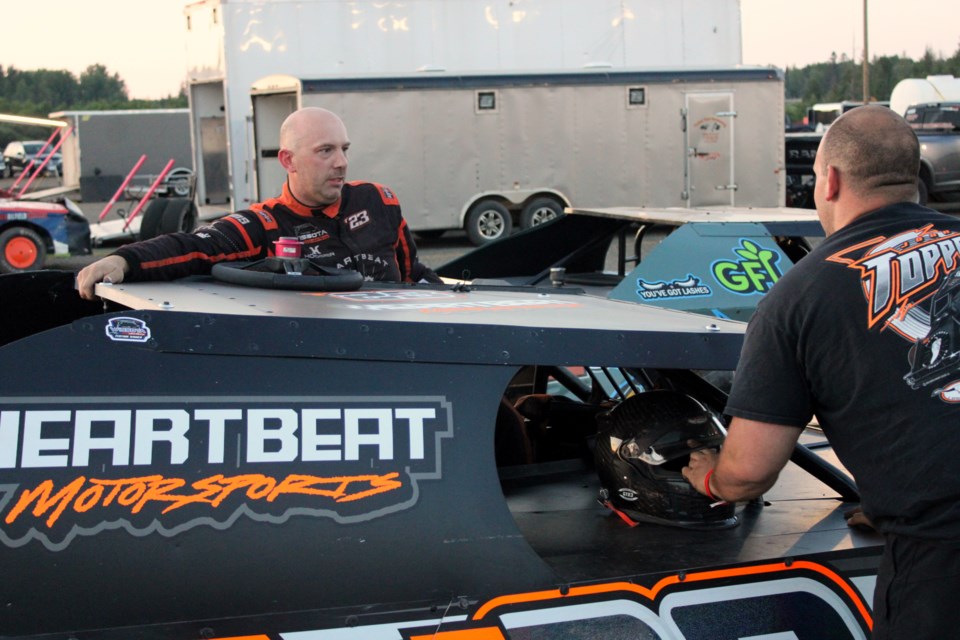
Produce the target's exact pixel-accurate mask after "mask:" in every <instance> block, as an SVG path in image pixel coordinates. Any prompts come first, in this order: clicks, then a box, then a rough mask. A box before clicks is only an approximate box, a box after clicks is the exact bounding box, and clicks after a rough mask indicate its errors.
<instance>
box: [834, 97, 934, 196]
mask: <svg viewBox="0 0 960 640" xmlns="http://www.w3.org/2000/svg"><path fill="white" fill-rule="evenodd" d="M817 155H818V157H817V162H819V163H822V164H821V168H823V167H826V166H828V165H829V166H833V167H836V168H837V169H839V170H840V173H841V174H842V175H843V176H844V177H845V178H846V182H845V186H846V188H849V189H851V190H852V191H854V192H855V193H856V194H858V195H860V196H864V197H867V196H869V197H877V196H882V197H883V198H884V199H885V200H887V201H889V202H891V203H893V202H902V201H910V200H914V199H915V198H916V194H917V174H918V173H919V172H920V143H919V142H918V141H917V135H916V134H915V133H914V132H913V129H911V128H910V125H909V124H907V122H906V121H905V120H904V119H903V118H902V117H900V116H899V115H897V114H896V113H895V112H893V111H891V110H890V109H889V108H887V107H885V106H881V105H864V106H862V107H857V108H855V109H851V110H850V111H848V112H846V113H845V114H843V115H842V116H840V117H839V118H837V119H836V120H835V121H834V122H833V124H831V125H830V128H829V129H828V130H827V133H826V134H825V135H824V137H823V141H822V142H821V144H820V150H819V151H818V154H817Z"/></svg>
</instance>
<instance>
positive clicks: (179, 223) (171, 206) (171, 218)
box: [160, 198, 197, 234]
mask: <svg viewBox="0 0 960 640" xmlns="http://www.w3.org/2000/svg"><path fill="white" fill-rule="evenodd" d="M196 226H197V205H195V204H194V203H193V200H188V199H186V198H170V199H168V200H167V206H166V207H165V208H164V210H163V217H162V218H161V219H160V233H161V234H164V233H177V232H178V231H182V232H184V233H190V232H191V231H193V228H194V227H196Z"/></svg>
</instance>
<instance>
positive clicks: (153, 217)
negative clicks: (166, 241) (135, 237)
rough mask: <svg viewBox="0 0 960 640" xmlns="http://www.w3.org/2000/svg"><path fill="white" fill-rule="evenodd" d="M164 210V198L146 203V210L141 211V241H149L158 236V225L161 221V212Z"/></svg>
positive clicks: (165, 201) (165, 205)
mask: <svg viewBox="0 0 960 640" xmlns="http://www.w3.org/2000/svg"><path fill="white" fill-rule="evenodd" d="M166 209H167V200H166V198H154V199H153V200H151V201H150V202H148V203H147V208H146V209H144V210H143V219H142V220H140V239H141V240H149V239H150V238H155V237H157V236H158V235H160V223H161V222H162V221H163V212H164V211H166Z"/></svg>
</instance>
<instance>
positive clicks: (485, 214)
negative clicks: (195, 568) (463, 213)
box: [466, 200, 513, 246]
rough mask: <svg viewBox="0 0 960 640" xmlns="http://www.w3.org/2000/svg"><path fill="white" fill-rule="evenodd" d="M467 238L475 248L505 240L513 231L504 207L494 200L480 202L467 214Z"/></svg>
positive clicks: (511, 221) (507, 212) (508, 214)
mask: <svg viewBox="0 0 960 640" xmlns="http://www.w3.org/2000/svg"><path fill="white" fill-rule="evenodd" d="M466 229H467V237H468V238H469V239H470V242H472V243H473V244H474V245H476V246H480V245H483V244H487V243H488V242H493V241H494V240H499V239H500V238H506V237H507V236H509V235H510V232H511V231H512V230H513V220H512V219H511V218H510V212H509V211H508V210H507V208H506V207H505V206H503V205H502V204H500V203H499V202H496V201H494V200H481V201H480V202H478V203H476V204H475V205H473V206H472V207H470V212H469V213H467V224H466Z"/></svg>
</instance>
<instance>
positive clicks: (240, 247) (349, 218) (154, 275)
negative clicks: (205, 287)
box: [114, 182, 440, 282]
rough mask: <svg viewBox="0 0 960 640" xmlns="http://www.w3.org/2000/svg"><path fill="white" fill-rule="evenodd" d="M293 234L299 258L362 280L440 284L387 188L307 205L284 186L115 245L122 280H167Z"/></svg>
mask: <svg viewBox="0 0 960 640" xmlns="http://www.w3.org/2000/svg"><path fill="white" fill-rule="evenodd" d="M281 237H295V238H298V239H299V240H300V241H301V242H302V243H303V249H302V256H303V257H304V258H309V259H310V260H311V261H313V262H315V263H317V264H320V265H322V266H327V267H338V268H341V269H352V270H354V271H359V272H360V273H362V274H363V275H364V278H365V279H366V280H382V281H387V282H419V281H424V280H425V281H428V282H440V279H439V278H438V277H437V275H436V274H435V273H434V272H433V271H432V270H430V269H429V268H428V267H427V266H426V265H423V264H421V263H420V262H418V261H417V247H416V244H414V241H413V236H412V234H411V233H410V229H409V227H408V226H407V222H406V220H404V218H403V214H402V213H401V212H400V202H399V201H398V200H397V197H396V195H395V194H394V193H393V191H392V190H390V189H389V188H387V187H385V186H383V185H379V184H374V183H372V182H349V183H347V184H345V185H344V186H343V191H342V192H341V195H340V199H339V200H337V201H336V202H334V203H333V204H330V205H327V206H326V207H308V206H306V205H304V204H302V203H301V202H299V201H298V200H296V198H294V197H293V195H292V194H291V193H290V189H289V186H288V185H287V184H284V185H283V193H282V194H281V195H280V197H278V198H273V199H270V200H267V201H265V202H260V203H256V204H254V205H253V206H251V207H250V209H248V210H244V211H237V212H235V213H231V214H229V215H227V216H226V217H223V218H219V219H217V220H215V221H214V222H212V223H211V224H209V225H206V226H203V227H200V228H198V229H196V230H194V231H193V232H192V233H171V234H167V235H163V236H158V237H156V238H151V239H150V240H146V241H143V242H137V243H134V244H130V245H127V246H125V247H121V248H120V249H118V250H117V251H116V252H114V253H115V255H119V256H121V257H122V258H124V259H125V260H126V261H127V264H128V265H129V267H130V270H129V272H128V273H127V275H126V277H125V278H126V279H127V280H130V281H137V280H173V279H175V278H181V277H184V276H188V275H193V274H205V273H210V270H211V268H212V267H213V264H214V263H217V262H224V261H228V260H249V261H253V260H259V259H262V258H267V257H270V256H274V255H275V247H274V242H275V241H276V240H278V239H279V238H281Z"/></svg>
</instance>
